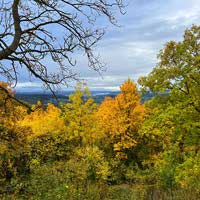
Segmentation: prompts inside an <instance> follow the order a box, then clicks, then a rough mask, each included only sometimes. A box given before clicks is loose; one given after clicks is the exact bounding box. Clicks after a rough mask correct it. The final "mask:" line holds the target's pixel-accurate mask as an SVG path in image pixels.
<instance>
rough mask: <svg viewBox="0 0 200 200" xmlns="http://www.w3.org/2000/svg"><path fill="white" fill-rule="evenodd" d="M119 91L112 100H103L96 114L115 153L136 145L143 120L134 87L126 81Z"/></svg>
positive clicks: (130, 82)
mask: <svg viewBox="0 0 200 200" xmlns="http://www.w3.org/2000/svg"><path fill="white" fill-rule="evenodd" d="M120 89H121V93H120V94H118V95H117V96H116V97H115V98H114V99H112V98H110V97H107V98H105V100H104V101H103V102H102V104H101V105H100V108H99V110H98V113H97V118H98V121H99V123H100V124H101V126H102V127H103V129H104V131H105V133H106V135H107V136H108V137H109V138H111V141H110V142H111V143H112V144H113V148H114V151H116V152H121V151H123V150H126V149H130V148H132V147H134V146H136V145H137V137H138V136H137V135H138V129H139V127H140V125H141V124H142V122H143V120H144V118H145V108H144V106H143V105H141V103H140V96H139V94H138V91H137V87H136V85H135V84H134V83H133V82H132V81H131V80H130V79H128V80H127V81H125V83H124V84H123V85H122V86H121V87H120ZM119 155H121V154H119ZM122 157H125V156H122Z"/></svg>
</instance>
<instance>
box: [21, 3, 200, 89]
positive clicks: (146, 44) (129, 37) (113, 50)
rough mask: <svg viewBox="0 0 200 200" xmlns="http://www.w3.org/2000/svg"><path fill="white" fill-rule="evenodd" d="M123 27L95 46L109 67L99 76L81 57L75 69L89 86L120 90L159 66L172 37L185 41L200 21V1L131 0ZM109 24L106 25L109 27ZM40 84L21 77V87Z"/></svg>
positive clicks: (110, 31) (121, 18) (122, 19)
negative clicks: (126, 82) (186, 32)
mask: <svg viewBox="0 0 200 200" xmlns="http://www.w3.org/2000/svg"><path fill="white" fill-rule="evenodd" d="M128 3H129V4H128V7H127V8H126V14H125V15H124V16H120V15H119V16H118V23H119V24H120V25H121V27H120V28H119V27H114V26H110V25H109V26H108V32H107V34H106V35H105V37H104V38H103V39H102V40H101V41H100V42H99V44H98V47H97V48H96V51H97V53H99V54H100V55H101V59H102V60H103V61H104V62H105V63H106V64H107V65H106V68H107V70H106V71H105V72H103V73H102V76H99V74H97V73H96V72H94V71H92V70H90V69H88V67H87V60H86V59H84V58H83V57H82V56H80V58H79V59H78V63H77V68H76V70H77V71H78V72H79V73H80V75H81V77H82V78H84V79H85V81H86V83H87V84H88V86H89V88H90V89H94V90H95V89H100V90H101V89H106V90H107V89H117V88H118V87H119V85H120V84H121V83H122V82H123V81H124V80H125V79H127V78H132V79H134V80H135V81H137V79H138V78H139V77H140V76H142V75H147V74H148V73H149V72H150V71H151V70H152V68H153V67H154V66H155V65H156V62H157V60H156V56H157V54H158V52H159V50H160V49H162V48H163V46H164V44H165V43H166V42H167V41H170V40H176V41H179V40H182V35H183V32H184V30H185V29H186V28H189V27H191V25H192V24H196V25H199V22H200V0H167V1H164V0H128ZM107 25H108V24H105V26H107ZM40 85H41V83H38V82H37V81H36V82H29V78H28V77H26V76H25V75H24V76H22V77H21V79H20V81H19V84H18V86H17V89H18V90H22V89H29V88H32V89H36V88H37V89H38V87H39V88H40Z"/></svg>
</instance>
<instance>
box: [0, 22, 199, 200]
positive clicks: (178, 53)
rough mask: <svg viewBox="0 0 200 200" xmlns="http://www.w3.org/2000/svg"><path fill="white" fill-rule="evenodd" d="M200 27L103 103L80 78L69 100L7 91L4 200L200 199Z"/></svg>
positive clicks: (0, 138) (2, 126) (0, 102)
mask: <svg viewBox="0 0 200 200" xmlns="http://www.w3.org/2000/svg"><path fill="white" fill-rule="evenodd" d="M199 38H200V27H199V26H193V27H192V28H191V29H188V30H186V32H185V34H184V40H183V41H182V42H178V43H177V42H173V41H172V42H169V43H167V45H166V46H165V48H164V49H163V51H161V52H160V54H159V59H160V61H159V63H158V65H157V66H156V68H154V69H153V71H152V72H151V73H150V74H149V75H148V76H147V77H142V78H141V79H140V80H139V83H140V84H141V86H142V89H143V90H144V91H145V90H151V91H152V92H154V93H155V94H156V95H155V97H154V98H153V99H151V100H149V101H148V102H146V103H145V104H144V105H142V104H141V103H140V95H139V94H138V91H137V87H136V85H135V84H134V83H133V82H132V81H131V80H130V79H128V80H127V81H125V83H124V84H123V85H122V86H121V93H120V94H118V95H117V96H116V97H115V98H106V99H105V100H104V102H103V103H102V104H101V105H97V104H96V103H95V102H94V100H93V99H92V97H91V95H90V93H89V92H88V89H87V88H85V87H84V86H82V85H77V87H76V89H75V93H74V94H72V95H70V97H69V100H70V101H69V102H68V103H66V104H62V105H60V107H56V106H54V105H52V104H49V105H48V106H47V108H45V109H44V108H43V106H42V104H41V103H40V102H38V104H37V105H34V106H33V107H32V109H33V110H34V112H33V113H27V110H26V109H24V108H22V107H19V106H17V105H16V104H14V102H13V101H12V99H8V101H7V102H6V103H5V100H6V99H7V97H8V94H9V95H11V96H12V95H13V94H12V92H11V91H10V90H9V89H8V87H7V85H6V84H4V83H0V85H1V86H2V87H3V88H4V89H5V90H7V92H5V93H1V94H0V199H3V200H4V199H5V200H7V199H9V200H10V199H16V200H17V199H20V200H22V199H30V200H31V199H33V200H35V199H38V200H40V199H41V200H43V199H45V200H54V199H60V200H62V199H63V200H64V199H69V200H74V199H77V200H79V199H80V200H92V199H93V200H102V199H104V200H112V199H116V200H122V199H123V200H126V199H127V200H128V199H130V200H131V199H133V200H135V199H136V200H137V199H141V200H142V199H144V200H145V199H166V200H167V199H174V200H176V199H177V200H178V199H180V200H182V199H190V200H193V199H194V200H196V199H199V195H200V189H199V188H200V169H199V166H200V148H199V146H200V110H199V108H200V100H199V99H200V98H199V97H200V96H199V95H200V84H199V79H200V77H199V69H200V57H199V49H200V46H199V45H200V44H199Z"/></svg>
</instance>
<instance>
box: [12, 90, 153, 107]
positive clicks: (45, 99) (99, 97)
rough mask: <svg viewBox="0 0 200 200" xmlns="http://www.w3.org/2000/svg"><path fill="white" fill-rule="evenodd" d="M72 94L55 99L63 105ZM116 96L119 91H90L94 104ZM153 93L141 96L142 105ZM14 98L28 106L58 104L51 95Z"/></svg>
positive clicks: (61, 94)
mask: <svg viewBox="0 0 200 200" xmlns="http://www.w3.org/2000/svg"><path fill="white" fill-rule="evenodd" d="M72 93H73V92H65V93H59V94H57V95H56V96H57V99H58V101H59V102H60V103H65V102H67V101H69V95H70V94H72ZM117 94H119V91H92V92H91V95H92V97H93V98H94V101H95V102H96V103H101V102H102V101H103V100H104V98H105V97H106V96H109V97H115V96H116V95H117ZM153 96H154V95H153V93H148V94H145V95H144V96H142V103H144V102H145V101H146V100H149V99H151V98H152V97H153ZM15 97H16V98H18V99H20V100H22V101H26V102H28V103H30V104H36V103H37V101H41V102H42V103H43V104H44V105H46V104H48V103H53V104H55V105H57V104H58V102H57V101H56V98H55V97H54V95H53V94H51V93H45V92H44V93H39V92H38V93H16V94H15Z"/></svg>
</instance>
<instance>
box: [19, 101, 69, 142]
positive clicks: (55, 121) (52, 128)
mask: <svg viewBox="0 0 200 200" xmlns="http://www.w3.org/2000/svg"><path fill="white" fill-rule="evenodd" d="M60 115H61V110H60V109H59V108H57V107H55V106H54V105H53V104H48V105H47V109H46V110H43V109H42V108H41V107H39V108H38V109H36V110H35V111H34V112H33V113H31V114H29V115H27V116H25V117H24V119H23V120H20V121H19V122H18V124H19V125H20V126H22V127H30V128H31V130H32V132H33V134H32V135H30V136H29V139H31V138H33V137H38V136H41V135H45V134H55V135H56V134H59V133H60V132H61V131H63V130H64V128H65V124H64V121H63V119H62V118H61V117H60Z"/></svg>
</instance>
